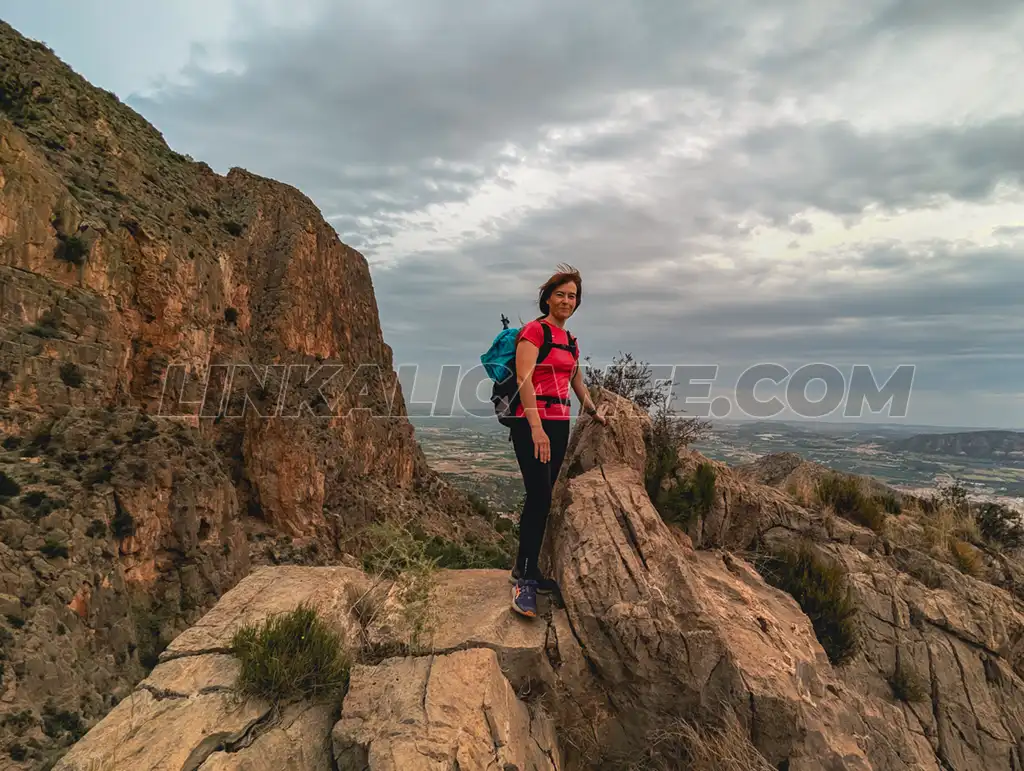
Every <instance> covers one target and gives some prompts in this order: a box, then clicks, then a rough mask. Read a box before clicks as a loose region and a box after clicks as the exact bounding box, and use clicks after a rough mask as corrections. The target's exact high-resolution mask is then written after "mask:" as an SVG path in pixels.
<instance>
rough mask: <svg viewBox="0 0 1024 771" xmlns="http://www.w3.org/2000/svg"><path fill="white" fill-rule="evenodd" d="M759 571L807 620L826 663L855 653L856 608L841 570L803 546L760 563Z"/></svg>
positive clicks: (840, 661) (856, 644)
mask: <svg viewBox="0 0 1024 771" xmlns="http://www.w3.org/2000/svg"><path fill="white" fill-rule="evenodd" d="M758 569H759V571H760V572H761V574H762V575H763V576H764V578H765V580H766V581H767V582H768V583H770V584H771V585H772V586H775V587H776V588H778V589H781V590H782V591H784V592H787V593H789V594H790V595H792V597H793V599H795V600H796V602H797V604H798V605H799V606H800V608H801V610H803V612H804V613H805V614H807V617H808V618H809V619H810V620H811V625H812V626H813V627H814V633H815V635H816V636H817V638H818V641H819V642H820V643H821V647H822V648H824V649H825V653H826V654H827V655H828V658H829V661H831V662H832V663H833V664H835V665H839V664H843V663H845V662H846V661H848V660H849V659H850V658H852V657H853V655H854V654H855V653H856V652H857V647H858V643H859V640H858V634H857V625H856V614H857V606H856V603H855V602H854V598H853V592H852V590H851V588H850V587H848V586H847V585H846V574H845V571H844V570H843V569H842V567H841V566H839V565H838V564H833V563H831V562H830V561H827V560H825V559H823V558H821V557H819V556H818V555H817V554H815V552H814V551H813V550H812V549H811V548H810V547H809V546H807V545H806V544H801V545H800V547H799V548H797V549H795V550H794V549H790V550H783V551H781V552H780V553H778V554H774V555H771V556H770V557H768V558H766V559H764V560H763V561H762V563H761V565H759V568H758Z"/></svg>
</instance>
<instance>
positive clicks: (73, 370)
mask: <svg viewBox="0 0 1024 771" xmlns="http://www.w3.org/2000/svg"><path fill="white" fill-rule="evenodd" d="M60 379H61V380H63V381H64V385H66V386H67V387H68V388H79V387H80V386H81V385H82V370H81V369H80V368H79V366H78V365H77V364H75V363H74V362H73V361H66V362H64V363H63V364H61V365H60Z"/></svg>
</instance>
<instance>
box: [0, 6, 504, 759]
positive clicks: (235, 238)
mask: <svg viewBox="0 0 1024 771" xmlns="http://www.w3.org/2000/svg"><path fill="white" fill-rule="evenodd" d="M0 435H2V440H3V441H2V447H0V538H2V543H0V667H2V672H0V674H2V683H0V712H2V713H3V714H2V716H0V743H2V746H3V754H4V759H3V762H0V765H3V764H4V763H5V762H7V761H8V757H9V759H10V761H11V762H15V763H16V764H24V765H21V766H18V767H25V768H30V767H31V768H36V767H40V763H42V764H45V763H46V762H47V758H50V757H51V756H52V752H51V750H59V748H60V747H62V746H65V745H67V744H68V743H69V742H70V741H72V740H73V739H76V738H78V737H79V736H81V734H82V733H83V732H84V731H85V730H86V728H87V727H88V726H90V725H92V724H93V723H94V722H95V721H96V720H97V719H98V718H99V717H100V716H102V715H103V714H105V712H106V711H107V710H109V709H110V708H111V707H112V706H113V705H115V704H117V703H118V702H119V700H120V699H121V698H122V697H123V696H125V695H126V694H128V693H130V692H131V690H132V688H133V686H134V684H135V683H136V682H138V681H139V680H140V679H141V678H142V677H144V676H145V674H146V672H147V671H148V670H149V669H150V668H151V667H152V666H153V664H154V663H155V662H156V656H157V654H158V653H159V652H160V650H161V649H162V648H163V646H165V645H166V644H167V642H169V641H170V640H171V639H172V638H173V637H174V636H175V635H176V634H177V633H179V632H181V631H183V630H184V629H185V628H187V626H188V625H189V624H190V623H192V622H194V621H196V620H198V618H199V617H200V616H201V615H202V614H203V612H205V611H206V610H207V609H208V608H209V607H210V606H211V605H212V604H213V603H214V602H216V600H217V599H218V598H219V597H221V596H222V595H223V593H224V592H226V591H227V590H229V589H230V588H231V587H233V586H234V585H235V584H236V583H237V582H238V581H239V580H240V579H241V578H243V577H244V576H245V575H247V574H248V573H249V572H250V570H251V569H253V568H254V567H257V566H259V565H260V564H266V563H271V564H275V563H280V562H298V563H307V564H323V563H328V562H335V561H337V560H339V559H340V558H341V555H342V554H343V553H349V554H352V555H356V556H358V555H359V554H361V553H362V551H363V550H365V547H366V539H365V538H364V536H363V533H364V526H366V525H368V524H370V523H375V522H379V521H381V520H383V519H385V518H391V519H394V518H398V517H400V518H402V519H404V520H409V521H415V522H416V523H417V525H418V527H419V528H420V529H421V530H422V531H423V532H424V534H425V535H427V536H429V535H430V534H432V533H433V534H439V535H443V537H444V538H445V539H447V540H449V541H453V542H456V543H467V542H479V543H481V544H488V543H493V542H494V540H495V538H496V537H497V536H496V534H495V533H494V530H493V528H492V527H491V526H490V525H489V523H487V522H486V521H484V520H483V519H482V518H481V517H480V516H479V515H477V514H475V513H474V510H473V508H472V506H471V505H470V503H469V501H467V500H466V498H465V496H463V495H461V494H460V493H458V492H456V491H454V490H452V489H450V488H449V487H448V486H447V485H446V484H444V483H443V482H442V480H440V479H439V478H438V477H437V475H436V474H434V473H433V472H432V471H431V469H429V468H428V466H427V464H426V462H425V460H424V457H423V455H422V453H421V452H420V449H419V447H418V446H417V444H416V441H415V437H414V435H413V430H412V428H411V425H410V424H409V422H408V421H407V419H406V413H405V404H404V400H403V396H402V392H401V388H400V386H399V383H398V380H397V376H396V374H395V372H394V370H393V367H392V356H391V350H390V349H389V348H388V346H387V344H386V343H385V342H384V340H383V338H382V334H381V328H380V323H379V319H378V310H377V305H376V301H375V298H374V293H373V286H372V282H371V278H370V272H369V269H368V265H367V262H366V260H365V259H364V258H363V257H362V256H361V255H360V254H359V253H357V252H355V251H354V250H352V249H350V248H348V247H347V246H345V245H344V244H343V243H341V242H340V241H339V239H338V236H337V234H336V233H335V232H334V230H333V229H332V228H331V227H330V226H329V225H328V224H327V223H326V222H325V221H324V219H323V217H322V216H321V214H320V212H319V211H318V210H317V208H316V207H315V206H314V205H313V203H312V202H311V201H310V200H309V199H308V198H306V197H305V196H303V195H302V194H301V193H300V192H298V191H296V190H294V189H292V188H290V187H288V186H286V185H283V184H280V183H277V182H274V181H271V180H267V179H263V178H260V177H258V176H256V175H253V174H250V173H248V172H246V171H244V170H241V169H232V170H231V171H230V172H229V173H228V174H227V175H226V176H221V175H218V174H216V173H214V172H213V171H212V170H211V169H210V168H209V167H208V166H207V165H205V164H203V163H197V162H194V161H193V160H191V159H189V158H187V157H185V156H183V155H180V154H179V153H176V152H174V151H173V150H171V149H170V148H169V147H168V146H167V144H166V143H165V142H164V140H163V138H162V137H161V135H160V134H159V132H158V131H157V130H156V129H155V128H154V127H153V126H151V125H149V124H148V123H147V122H146V121H145V120H144V119H143V118H142V117H141V116H139V115H138V114H136V113H135V112H133V111H132V110H131V109H129V108H128V107H126V106H125V105H123V104H121V103H120V102H119V101H118V99H117V98H116V97H115V96H114V95H113V94H110V93H108V92H105V91H102V90H100V89H97V88H94V87H93V86H91V85H90V84H89V83H87V82H86V81H85V80H83V79H82V78H81V77H79V76H78V75H76V74H75V73H74V72H72V71H71V70H70V69H69V68H68V67H66V66H65V65H64V64H63V63H62V62H60V61H59V60H58V59H57V58H56V57H55V56H54V55H53V54H52V52H50V51H49V50H48V49H46V48H45V47H44V46H42V45H41V44H38V43H35V42H33V41H30V40H27V39H25V38H24V37H22V36H20V35H19V34H18V33H17V32H16V31H14V30H13V29H11V28H10V27H9V26H8V25H6V24H4V23H2V22H0Z"/></svg>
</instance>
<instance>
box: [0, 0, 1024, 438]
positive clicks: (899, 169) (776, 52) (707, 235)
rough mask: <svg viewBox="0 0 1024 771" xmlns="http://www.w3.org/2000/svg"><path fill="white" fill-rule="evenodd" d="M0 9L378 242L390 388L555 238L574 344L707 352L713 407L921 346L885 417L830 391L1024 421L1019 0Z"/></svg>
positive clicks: (126, 94) (539, 260) (882, 374)
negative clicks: (779, 377)
mask: <svg viewBox="0 0 1024 771" xmlns="http://www.w3.org/2000/svg"><path fill="white" fill-rule="evenodd" d="M0 18H3V19H4V20H5V21H7V22H9V23H10V24H12V25H13V26H14V27H15V28H17V29H18V30H19V31H20V32H22V33H23V34H25V35H27V36H29V37H32V38H35V39H37V40H42V41H44V42H45V43H47V44H48V45H49V46H50V47H51V48H53V49H54V51H55V52H56V53H57V55H58V56H60V57H61V58H62V59H63V60H64V61H65V62H67V63H68V64H69V65H70V66H71V67H73V68H74V69H75V70H76V71H78V72H79V73H81V74H82V75H83V76H85V77H86V78H87V79H89V80H90V81H91V82H92V83H94V84H95V85H97V86H101V87H103V88H107V89H109V90H111V91H113V92H115V93H116V94H118V96H119V97H121V99H122V100H123V101H125V102H126V103H127V104H129V105H130V106H132V107H133V108H134V109H136V110H137V111H139V112H140V113H141V114H142V115H143V116H145V117H146V118H147V119H148V120H149V121H150V122H152V123H153V124H154V125H155V126H156V127H157V128H158V129H159V130H160V131H162V132H163V134H164V136H165V138H166V139H167V141H168V143H169V144H170V145H171V147H173V148H174V149H175V150H177V151H179V152H182V153H187V154H189V155H191V156H192V157H194V158H196V159H198V160H204V161H206V162H207V163H209V164H210V165H211V166H212V167H213V168H214V169H215V170H217V171H218V172H221V173H226V172H227V171H228V170H229V169H230V168H231V167H233V166H241V167H244V168H247V169H249V170H250V171H252V172H254V173H257V174H262V175H265V176H268V177H272V178H275V179H279V180H281V181H283V182H287V183H288V184H292V185H295V186H296V187H298V188H299V189H301V190H302V191H303V192H304V193H306V194H307V195H308V196H309V197H310V198H311V199H312V200H313V201H314V202H315V203H316V204H317V205H318V206H319V207H320V209H321V211H322V212H323V213H324V216H325V217H326V218H327V220H328V221H329V222H330V223H331V224H332V225H333V226H334V227H335V228H336V229H337V231H338V233H339V235H340V236H341V238H342V240H343V241H345V242H346V243H347V244H349V245H351V246H352V247H354V248H356V249H358V250H359V251H360V252H361V253H362V254H364V255H365V256H366V258H367V260H368V261H369V263H370V267H371V272H372V276H373V281H374V287H375V292H376V297H377V302H378V305H379V308H380V315H381V323H382V326H383V330H384V337H385V340H386V341H387V342H388V343H389V344H390V345H391V346H392V348H393V349H394V353H395V366H396V368H398V367H400V366H406V367H408V366H410V365H415V366H416V367H417V368H418V370H417V371H418V374H417V377H416V380H415V384H413V383H412V381H408V380H406V381H404V385H405V388H406V398H407V400H413V401H424V400H429V399H430V397H431V395H432V394H433V391H434V388H436V383H437V379H438V375H439V373H440V371H441V367H442V366H444V365H449V366H456V365H461V366H463V367H466V368H471V367H474V366H475V365H478V364H479V356H480V354H481V353H483V351H485V350H486V349H487V347H488V345H489V344H490V341H491V339H492V338H493V336H494V334H496V333H497V332H498V331H499V330H500V328H501V326H500V314H502V313H504V314H506V315H507V316H509V317H510V318H512V319H513V321H518V320H519V319H523V320H528V319H531V318H534V317H535V316H537V315H538V314H539V312H538V310H537V304H536V302H537V288H538V287H539V285H540V284H541V283H542V282H543V281H544V280H545V279H546V278H547V276H548V275H549V274H550V273H551V272H553V271H554V269H555V266H556V265H557V264H558V263H570V264H572V265H574V266H576V267H577V268H579V269H580V270H581V272H582V274H583V277H584V297H583V303H582V305H581V307H580V309H579V310H578V312H577V314H576V315H575V316H574V317H573V319H572V320H571V321H570V325H569V326H570V329H571V330H572V331H573V332H574V334H575V335H576V336H577V337H578V338H579V341H580V346H581V349H582V351H583V353H584V354H585V355H589V356H590V357H591V362H592V363H593V364H595V365H599V366H600V365H605V364H607V363H608V362H609V361H610V360H611V359H612V358H613V357H615V356H617V355H618V354H619V353H621V352H629V353H631V354H633V355H634V356H635V357H636V358H638V359H640V360H642V361H645V362H649V363H650V364H652V365H655V366H657V367H658V368H659V371H661V368H662V367H672V366H684V365H695V364H697V365H713V366H717V371H716V375H715V377H714V380H713V382H711V383H710V397H714V396H724V397H727V398H728V399H730V400H731V402H732V410H731V411H729V412H725V415H727V416H728V417H744V413H743V412H741V411H739V408H738V407H737V399H736V386H737V383H740V382H742V381H741V377H740V376H741V374H742V373H743V372H744V371H748V370H750V368H752V367H754V366H755V365H758V364H765V363H772V364H779V365H782V367H784V368H786V369H785V371H788V372H789V373H794V372H796V371H797V370H798V369H799V368H800V367H803V366H805V365H818V369H819V371H821V369H822V366H823V365H824V366H829V365H830V366H831V367H834V368H836V369H837V370H838V371H839V372H840V373H842V374H843V377H842V378H840V381H839V386H838V387H839V389H840V391H843V389H844V386H843V381H844V380H845V381H847V382H848V381H849V379H850V374H851V372H852V368H853V367H854V366H862V367H868V368H870V372H871V373H872V375H873V377H874V379H875V383H877V384H883V383H885V382H886V381H887V379H888V378H889V377H890V376H892V375H894V373H897V372H899V371H900V370H898V369H897V368H899V367H908V366H909V367H913V379H912V386H911V390H910V395H909V401H908V402H907V407H908V409H907V411H906V414H905V416H902V415H897V416H895V417H894V416H892V415H891V414H887V412H886V410H885V409H882V411H881V412H880V413H878V414H872V413H871V412H870V411H862V412H860V413H858V414H856V415H854V416H844V411H843V408H842V406H840V407H838V408H837V410H836V411H835V412H834V413H830V414H827V415H824V416H819V417H821V419H824V420H843V419H848V420H858V421H861V422H866V421H867V422H870V421H881V422H907V423H914V424H931V425H952V426H979V427H989V426H991V427H998V428H1024V385H1022V383H1024V324H1022V319H1024V310H1022V308H1024V305H1022V302H1021V300H1022V296H1024V292H1022V290H1024V88H1022V87H1021V85H1020V78H1019V73H1020V72H1022V71H1024V44H1022V43H1021V41H1022V40H1024V4H1022V3H1021V2H1020V0H975V1H974V2H973V3H966V2H963V0H864V1H863V2H860V3H850V2H846V1H843V2H840V0H786V1H785V2H783V1H782V0H721V1H720V2H717V3H708V2H703V1H702V2H697V1H696V0H602V2H600V3H594V2H592V0H586V1H584V0H560V2H558V3H549V2H540V1H539V0H520V2H518V3H497V2H481V0H473V1H472V2H471V1H470V0H390V1H389V2H375V3H365V2H355V0H333V1H332V2H327V0H295V2H289V3H288V4H287V5H286V4H285V2H283V0H258V1H256V0H222V1H221V2H218V3H210V4H207V3H205V2H204V3H200V2H198V0H176V2H175V3H173V4H171V3H168V4H159V5H157V4H139V3H137V2H127V1H126V0H97V2H94V3H89V4H68V3H58V2H55V1H54V0H33V2H31V3H27V2H22V1H20V0H19V1H18V2H14V1H13V0H0ZM904 371H905V370H904ZM893 382H895V381H893ZM843 392H844V393H845V391H843ZM481 393H483V391H481ZM756 393H757V394H758V396H759V398H760V399H762V400H764V399H769V398H770V397H772V396H778V397H780V398H781V397H783V396H785V394H786V382H785V381H783V382H782V383H781V385H778V386H773V385H772V384H771V383H770V382H767V383H763V384H762V385H759V386H758V388H757V391H756ZM832 393H835V392H834V391H833V392H832ZM822 394H823V388H821V383H820V381H818V383H816V384H812V386H811V387H809V388H808V390H807V396H808V398H810V399H811V400H814V399H817V398H820V397H821V396H822ZM705 401H706V400H705ZM722 404H723V405H725V404H726V403H725V402H723V403H722ZM782 404H783V406H784V409H783V412H781V413H779V414H778V415H776V417H779V418H792V417H793V414H792V412H791V409H785V405H787V404H788V405H789V407H790V408H792V407H793V405H794V404H795V400H785V399H783V401H782ZM892 404H895V403H891V405H892ZM686 409H687V411H688V412H690V413H692V414H701V410H702V409H706V408H702V407H701V406H700V405H686ZM723 412H724V410H723Z"/></svg>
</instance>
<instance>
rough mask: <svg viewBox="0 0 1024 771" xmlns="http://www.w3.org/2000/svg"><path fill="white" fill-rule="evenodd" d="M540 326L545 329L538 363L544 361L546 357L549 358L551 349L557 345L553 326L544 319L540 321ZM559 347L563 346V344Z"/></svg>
mask: <svg viewBox="0 0 1024 771" xmlns="http://www.w3.org/2000/svg"><path fill="white" fill-rule="evenodd" d="M540 326H541V329H543V330H544V342H543V343H542V344H541V346H540V351H538V352H537V364H540V363H541V362H542V361H544V359H546V358H547V355H548V354H549V353H551V349H552V348H553V347H554V346H555V344H554V342H552V337H551V327H549V326H548V325H547V324H545V323H544V322H543V321H542V322H541V323H540ZM558 347H559V348H561V346H558Z"/></svg>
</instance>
